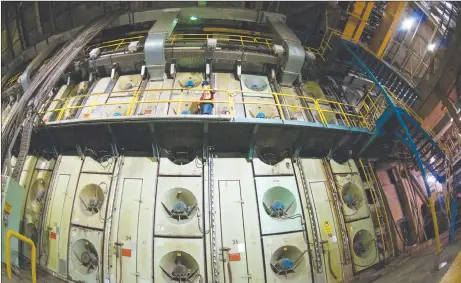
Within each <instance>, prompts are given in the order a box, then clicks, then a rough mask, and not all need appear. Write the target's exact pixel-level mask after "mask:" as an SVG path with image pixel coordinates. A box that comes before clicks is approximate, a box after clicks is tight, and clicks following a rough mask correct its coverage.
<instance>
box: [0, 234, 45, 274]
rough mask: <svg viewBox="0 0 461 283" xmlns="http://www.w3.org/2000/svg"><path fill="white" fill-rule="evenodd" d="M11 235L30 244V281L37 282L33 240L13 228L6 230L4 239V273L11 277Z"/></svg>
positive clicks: (35, 251) (35, 250) (35, 253)
mask: <svg viewBox="0 0 461 283" xmlns="http://www.w3.org/2000/svg"><path fill="white" fill-rule="evenodd" d="M11 237H15V238H17V239H18V240H21V241H23V242H26V243H28V244H29V245H30V246H31V253H30V262H31V265H32V266H31V270H32V283H37V270H36V264H37V263H36V260H37V249H36V248H35V244H34V242H33V241H32V240H31V239H29V238H27V237H25V236H23V235H21V234H19V233H18V232H16V231H14V230H8V232H6V239H5V242H6V243H5V249H6V250H5V261H6V273H7V276H8V278H9V279H12V278H13V274H12V272H11Z"/></svg>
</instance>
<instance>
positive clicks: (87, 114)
mask: <svg viewBox="0 0 461 283" xmlns="http://www.w3.org/2000/svg"><path fill="white" fill-rule="evenodd" d="M114 84H115V82H114V80H112V79H111V78H102V79H100V80H99V81H98V82H97V83H96V85H95V87H94V88H93V90H92V91H91V93H90V94H94V95H91V96H88V98H87V99H86V100H85V102H84V103H83V104H82V105H83V106H88V107H84V108H82V110H81V111H80V114H79V116H78V117H79V119H82V118H96V117H100V116H101V113H102V110H103V108H104V106H101V105H100V104H105V103H106V100H107V98H108V97H109V93H110V92H111V91H112V88H113V87H114ZM97 105H99V106H97Z"/></svg>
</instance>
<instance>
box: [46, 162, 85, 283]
mask: <svg viewBox="0 0 461 283" xmlns="http://www.w3.org/2000/svg"><path fill="white" fill-rule="evenodd" d="M81 166H82V160H81V159H80V158H79V157H77V156H62V158H61V161H60V163H59V166H58V167H57V168H56V169H55V170H57V171H56V173H55V174H56V181H55V182H54V183H53V186H52V188H51V194H49V200H48V205H47V208H46V210H47V212H46V216H45V221H46V225H45V228H44V229H45V230H44V232H43V233H42V247H43V250H44V255H43V256H42V257H41V258H40V264H41V265H42V266H46V267H47V268H48V269H50V270H51V271H53V272H56V273H58V274H59V275H60V276H64V277H67V249H68V235H69V228H70V227H69V226H70V217H71V213H72V204H73V202H74V197H75V191H76V188H77V182H78V177H79V173H80V168H81Z"/></svg>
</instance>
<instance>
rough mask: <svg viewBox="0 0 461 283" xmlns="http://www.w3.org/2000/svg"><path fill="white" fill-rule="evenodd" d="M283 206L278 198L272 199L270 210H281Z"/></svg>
mask: <svg viewBox="0 0 461 283" xmlns="http://www.w3.org/2000/svg"><path fill="white" fill-rule="evenodd" d="M284 208H285V206H284V205H283V203H282V202H281V201H279V200H276V201H274V203H272V205H271V211H272V212H283V209H284Z"/></svg>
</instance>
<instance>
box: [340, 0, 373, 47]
mask: <svg viewBox="0 0 461 283" xmlns="http://www.w3.org/2000/svg"><path fill="white" fill-rule="evenodd" d="M374 5H375V3H374V2H363V1H357V2H355V6H354V10H353V11H352V13H351V14H350V15H349V19H348V20H347V24H346V27H345V28H344V31H343V35H344V36H346V37H348V38H352V41H353V42H359V40H360V36H362V32H363V29H364V28H365V25H366V23H367V21H368V17H369V16H370V13H371V10H372V9H373V7H374Z"/></svg>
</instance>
